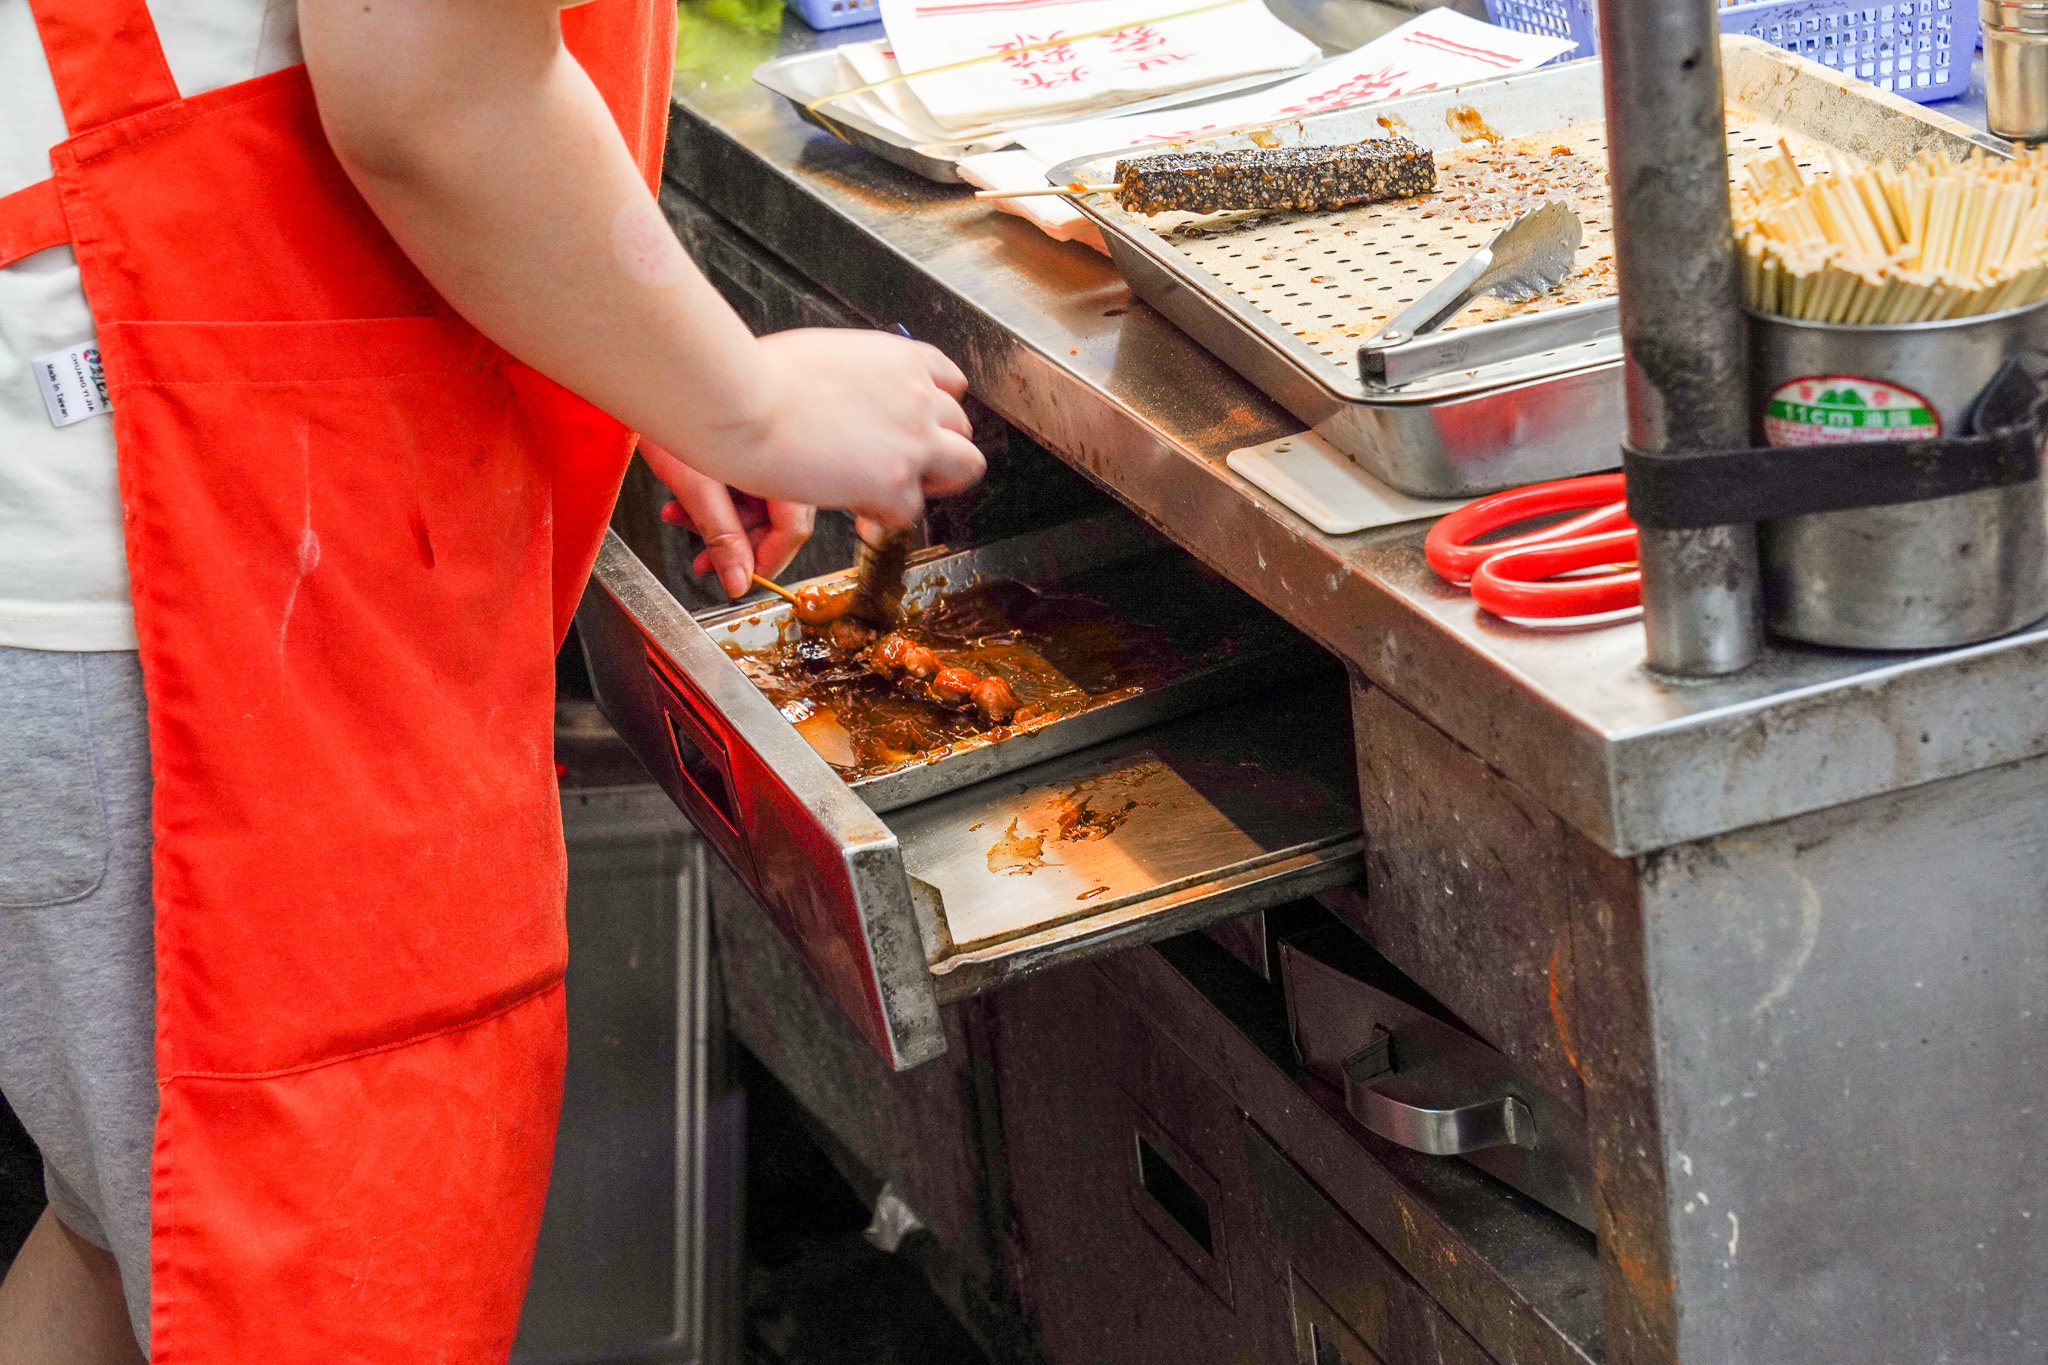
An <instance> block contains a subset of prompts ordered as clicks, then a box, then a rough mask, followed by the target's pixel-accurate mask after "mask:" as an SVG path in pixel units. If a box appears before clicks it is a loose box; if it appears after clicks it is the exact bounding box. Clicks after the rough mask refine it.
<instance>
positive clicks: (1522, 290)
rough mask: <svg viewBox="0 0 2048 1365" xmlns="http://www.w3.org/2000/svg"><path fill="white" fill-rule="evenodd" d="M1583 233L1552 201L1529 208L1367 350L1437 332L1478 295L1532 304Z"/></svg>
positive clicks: (1566, 265)
mask: <svg viewBox="0 0 2048 1365" xmlns="http://www.w3.org/2000/svg"><path fill="white" fill-rule="evenodd" d="M1584 238H1585V232H1584V230H1583V229H1582V228H1581V227H1580V225H1579V215H1578V214H1576V213H1573V212H1572V211H1571V209H1570V208H1569V207H1568V206H1566V205H1564V204H1561V203H1558V202H1557V201H1555V200H1553V201H1551V202H1550V203H1548V204H1545V205H1544V206H1543V207H1542V208H1540V209H1532V210H1530V211H1529V212H1528V213H1525V214H1523V215H1522V216H1521V217H1520V218H1517V219H1515V221H1514V222H1512V223H1509V224H1508V225H1507V226H1506V227H1504V228H1502V229H1501V230H1500V231H1499V232H1498V233H1496V234H1495V235H1494V238H1493V240H1492V241H1490V242H1488V243H1487V244H1486V245H1485V246H1483V247H1481V248H1479V250H1478V251H1476V252H1474V253H1473V254H1472V259H1471V260H1469V261H1467V262H1465V264H1463V265H1461V266H1459V267H1458V268H1457V269H1456V270H1454V271H1452V272H1451V273H1450V275H1449V276H1447V277H1446V278H1445V279H1444V280H1443V281H1442V282H1441V283H1439V284H1437V285H1436V286H1435V287H1434V288H1432V289H1431V290H1430V291H1429V292H1428V293H1427V294H1424V295H1423V296H1422V297H1421V298H1419V299H1417V300H1416V301H1415V302H1413V303H1411V304H1409V305H1408V306H1407V307H1406V308H1404V309H1402V310H1401V313H1400V315H1399V316H1397V317H1396V318H1395V319H1394V320H1393V321H1392V322H1390V323H1388V324H1387V325H1386V326H1385V327H1384V328H1382V329H1380V332H1379V334H1378V335H1377V336H1375V337H1373V338H1372V340H1370V341H1368V342H1366V343H1365V344H1366V346H1367V348H1370V349H1377V348H1381V347H1387V346H1398V345H1400V344H1401V343H1402V342H1404V341H1408V340H1411V339H1412V338H1415V337H1418V336H1421V335H1422V334H1424V333H1425V332H1432V331H1435V330H1436V329H1437V328H1438V327H1441V326H1442V325H1443V324H1444V323H1446V322H1449V321H1450V320H1451V319H1452V318H1454V317H1456V316H1457V314H1458V310H1459V309H1461V308H1463V307H1464V306H1465V305H1466V304H1468V303H1470V302H1472V300H1474V299H1476V298H1479V297H1480V296H1482V295H1491V296H1493V297H1494V298H1497V299H1533V298H1535V297H1536V296H1537V295H1538V294H1541V293H1544V292H1546V291H1548V290H1551V289H1555V288H1556V287H1557V286H1558V285H1560V284H1562V283H1563V282H1564V277H1565V276H1566V275H1569V274H1570V273H1571V269H1572V259H1573V257H1575V256H1576V255H1577V254H1578V250H1579V243H1580V242H1581V241H1583V240H1584Z"/></svg>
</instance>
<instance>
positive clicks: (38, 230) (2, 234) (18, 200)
mask: <svg viewBox="0 0 2048 1365" xmlns="http://www.w3.org/2000/svg"><path fill="white" fill-rule="evenodd" d="M70 240H71V228H70V226H69V225H68V224H67V223H66V222H65V221H64V206H63V205H62V204H61V203H60V202H58V199H57V182H56V181H54V180H40V181H37V182H36V183H35V184H33V185H30V186H29V187H28V188H27V189H25V190H16V191H15V192H14V193H13V194H9V195H0V269H5V268H6V267H8V266H10V265H13V264H14V263H15V262H16V261H18V260H20V259H21V258H22V257H24V256H30V255H34V254H35V253H36V252H38V251H41V250H43V249H44V248H46V247H53V246H61V245H62V244H63V243H65V242H68V241H70Z"/></svg>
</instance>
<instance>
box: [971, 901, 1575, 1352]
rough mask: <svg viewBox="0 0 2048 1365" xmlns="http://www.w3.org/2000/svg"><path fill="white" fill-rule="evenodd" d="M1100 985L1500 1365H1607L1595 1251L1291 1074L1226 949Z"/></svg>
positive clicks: (1499, 1188)
mask: <svg viewBox="0 0 2048 1365" xmlns="http://www.w3.org/2000/svg"><path fill="white" fill-rule="evenodd" d="M1095 971H1096V972H1097V973H1099V974H1100V975H1101V976H1102V977H1103V978H1104V979H1106V980H1108V981H1110V982H1111V983H1113V984H1114V985H1115V987H1116V989H1117V993H1118V995H1119V996H1120V997H1121V998H1122V1000H1123V1001H1125V1002H1126V1003H1127V1004H1128V1005H1129V1006H1130V1007H1131V1008H1132V1009H1133V1010H1135V1011H1136V1012H1138V1013H1139V1014H1141V1015H1142V1016H1143V1017H1144V1018H1146V1019H1147V1020H1148V1021H1149V1022H1151V1023H1152V1025H1153V1026H1154V1027H1155V1028H1156V1029H1157V1030H1158V1031H1159V1032H1160V1033H1161V1034H1162V1035H1164V1036H1165V1037H1167V1038H1170V1039H1171V1040H1172V1041H1173V1042H1174V1043H1175V1044H1176V1045H1178V1047H1179V1048H1180V1049H1181V1050H1183V1051H1184V1052H1185V1053H1186V1055H1187V1056H1188V1057H1189V1058H1191V1059H1193V1060H1194V1062H1195V1063H1196V1065H1197V1066H1199V1067H1200V1068H1201V1070H1202V1071H1203V1072H1204V1073H1205V1075H1206V1076H1207V1077H1208V1078H1209V1079H1210V1080H1211V1081H1213V1082H1214V1083H1215V1084H1216V1085H1218V1086H1220V1087H1221V1088H1222V1089H1223V1090H1224V1091H1225V1092H1226V1093H1227V1094H1228V1095H1229V1096H1230V1097H1231V1099H1232V1100H1233V1101H1234V1102H1235V1103H1236V1105H1237V1107H1238V1108H1239V1109H1241V1110H1242V1111H1243V1113H1244V1114H1245V1115H1246V1116H1247V1117H1248V1118H1249V1119H1250V1120H1251V1122H1252V1123H1253V1124H1256V1125H1257V1126H1258V1128H1259V1130H1260V1131H1261V1132H1262V1133H1263V1134H1265V1136H1266V1137H1268V1138H1270V1139H1271V1140H1272V1143H1273V1145H1274V1146H1276V1147H1278V1148H1279V1149H1280V1150H1281V1151H1282V1152H1284V1153H1286V1154H1287V1157H1288V1159H1289V1160H1290V1161H1291V1162H1293V1163H1294V1164H1295V1165H1296V1166H1297V1167H1298V1168H1299V1169H1300V1170H1301V1172H1302V1173H1303V1174H1304V1175H1306V1176H1307V1177H1308V1179H1309V1180H1310V1181H1312V1182H1313V1183H1314V1185H1315V1186H1316V1188H1317V1189H1318V1190H1319V1191H1320V1192H1321V1193H1322V1195H1323V1196H1324V1197H1325V1198H1327V1199H1328V1200H1329V1202H1330V1203H1331V1204H1333V1205H1335V1206H1336V1208H1337V1209H1338V1210H1340V1211H1341V1212H1342V1214H1343V1216H1344V1218H1346V1219H1348V1220H1349V1221H1350V1222H1351V1223H1354V1224H1356V1225H1357V1228H1358V1229H1359V1230H1360V1231H1362V1232H1363V1233H1365V1234H1366V1235H1367V1236H1369V1237H1370V1238H1371V1239H1372V1241H1373V1242H1374V1243H1375V1244H1376V1245H1377V1246H1378V1247H1379V1249H1380V1250H1382V1251H1384V1252H1385V1253H1386V1255H1387V1257H1388V1258H1389V1259H1390V1260H1392V1261H1394V1262H1395V1263H1396V1264H1397V1265H1399V1266H1400V1268H1401V1269H1402V1270H1403V1271H1405V1272H1406V1273H1407V1274H1409V1275H1411V1276H1413V1277H1414V1278H1415V1280H1416V1281H1417V1282H1418V1283H1419V1285H1420V1286H1421V1288H1422V1290H1423V1291H1424V1292H1425V1293H1426V1294H1427V1295H1428V1296H1429V1298H1431V1299H1433V1300H1434V1301H1435V1302H1436V1303H1437V1304H1438V1305H1440V1306H1441V1307H1442V1308H1443V1310H1444V1311H1445V1312H1446V1313H1448V1314H1449V1315H1450V1317H1451V1318H1452V1319H1453V1320H1454V1321H1455V1322H1456V1323H1457V1324H1458V1326H1460V1327H1462V1328H1463V1329H1464V1330H1465V1331H1466V1332H1469V1333H1470V1334H1471V1335H1472V1337H1473V1338H1474V1339H1475V1340H1477V1341H1478V1343H1479V1344H1480V1346H1482V1347H1483V1348H1484V1349H1485V1350H1486V1351H1487V1352H1488V1354H1489V1355H1490V1356H1491V1357H1492V1358H1493V1359H1495V1360H1498V1361H1502V1362H1507V1361H1513V1362H1516V1365H1588V1363H1589V1362H1592V1361H1598V1360H1601V1359H1603V1358H1605V1357H1606V1350H1605V1346H1604V1335H1603V1326H1602V1308H1601V1292H1600V1272H1599V1267H1598V1265H1597V1263H1596V1261H1595V1253H1594V1245H1593V1238H1592V1237H1591V1236H1589V1235H1588V1234H1587V1233H1586V1232H1585V1231H1584V1230H1583V1229H1581V1228H1578V1227H1575V1226H1573V1225H1572V1224H1571V1223H1569V1222H1567V1221H1566V1220H1564V1219H1563V1218H1560V1217H1558V1216H1557V1215H1556V1214H1554V1213H1552V1212H1550V1211H1549V1210H1548V1209H1545V1208H1543V1207H1542V1206H1540V1205H1538V1204H1536V1203H1534V1202H1533V1201H1531V1200H1528V1199H1525V1198H1523V1197H1522V1196H1520V1195H1518V1194H1516V1193H1515V1192H1514V1191H1512V1190H1510V1189H1508V1188H1507V1187H1506V1186H1505V1185H1503V1184H1501V1183H1500V1182H1499V1181H1497V1180H1494V1179H1493V1178H1491V1177H1490V1176H1486V1175H1483V1174H1481V1173H1480V1172H1478V1171H1476V1170H1474V1169H1472V1168H1471V1167H1470V1166H1469V1165H1467V1164H1466V1163H1464V1162H1460V1161H1445V1160H1442V1159H1440V1158H1434V1157H1425V1156H1420V1155H1418V1154H1416V1153H1414V1152H1408V1151H1404V1150H1402V1149H1401V1148H1399V1147H1396V1146H1394V1145H1393V1144H1391V1143H1388V1142H1383V1141H1381V1140H1380V1139H1378V1138H1376V1137H1373V1136H1372V1135H1371V1134H1370V1133H1367V1132H1366V1131H1365V1130H1364V1129H1363V1128H1361V1127H1359V1126H1358V1124H1357V1123H1356V1122H1355V1121H1353V1120H1352V1119H1351V1117H1350V1116H1349V1115H1348V1114H1346V1113H1345V1111H1344V1100H1343V1096H1342V1094H1341V1093H1339V1092H1338V1091H1336V1090H1335V1089H1334V1088H1333V1087H1331V1086H1329V1085H1326V1084H1324V1083H1323V1082H1321V1081H1319V1080H1317V1079H1315V1078H1314V1077H1313V1076H1310V1075H1308V1074H1307V1073H1305V1072H1302V1071H1301V1070H1300V1069H1299V1067H1298V1064H1297V1063H1296V1062H1295V1061H1294V1058H1293V1055H1292V1047H1291V1045H1290V1044H1289V1042H1288V1038H1287V1017H1286V1011H1285V1006H1284V1004H1283V1003H1282V1001H1281V999H1280V996H1279V992H1277V991H1275V990H1273V989H1272V988H1271V987H1270V986H1269V985H1267V984H1266V983H1265V982H1263V981H1261V980H1259V978H1257V977H1256V976H1254V975H1253V974H1252V973H1251V971H1250V969H1248V968H1246V967H1245V966H1244V965H1243V964H1242V963H1241V962H1239V961H1237V959H1235V958H1233V957H1231V956H1230V954H1229V953H1228V952H1227V951H1226V950H1224V949H1223V948H1222V947H1220V946H1219V945H1217V944H1215V943H1213V942H1211V941H1209V940H1207V939H1205V938H1202V937H1200V936H1198V935H1189V936H1186V937H1183V938H1177V939H1171V940H1168V941H1167V942H1165V943H1163V944H1160V945H1159V946H1158V948H1157V949H1156V950H1154V951H1149V952H1136V953H1123V954H1119V955H1118V956H1116V957H1114V958H1108V959H1105V960H1104V961H1103V962H1101V963H1100V964H1098V966H1097V967H1096V968H1095ZM1081 975H1083V974H1082V973H1073V974H1065V973H1062V974H1057V975H1052V976H1048V977H1045V978H1043V980H1044V981H1045V982H1046V983H1047V985H1048V986H1051V985H1053V984H1055V983H1060V982H1065V981H1069V980H1073V979H1076V978H1078V977H1080V976H1081ZM995 998H996V999H998V1000H1001V999H1003V998H1004V997H1001V996H998V997H995ZM1082 1023H1083V1029H1084V1031H1085V1032H1087V1033H1099V1032H1100V1029H1094V1028H1088V1027H1087V1024H1088V1021H1086V1020H1084V1021H1082ZM1308 1245H1309V1247H1310V1248H1313V1247H1314V1246H1315V1245H1316V1244H1315V1243H1313V1242H1311V1243H1309V1244H1308ZM1281 1254H1282V1255H1284V1254H1285V1249H1284V1248H1282V1249H1281ZM1283 1263H1284V1262H1283ZM1309 1268H1310V1269H1311V1270H1312V1271H1313V1270H1314V1269H1315V1267H1314V1265H1313V1264H1312V1265H1311V1266H1310V1267H1309ZM1330 1268H1333V1267H1325V1269H1330ZM1330 1279H1331V1277H1330V1276H1328V1275H1326V1274H1325V1275H1319V1276H1318V1281H1319V1283H1318V1287H1319V1288H1324V1289H1333V1288H1334V1286H1333V1285H1332V1284H1331V1283H1330ZM1283 1358H1284V1357H1283Z"/></svg>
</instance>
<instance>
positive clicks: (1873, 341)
mask: <svg viewBox="0 0 2048 1365" xmlns="http://www.w3.org/2000/svg"><path fill="white" fill-rule="evenodd" d="M1750 325H1751V328H1752V333H1751V337H1752V345H1751V357H1752V360H1751V365H1752V375H1751V377H1752V380H1753V387H1752V390H1751V392H1752V394H1753V395H1754V401H1755V402H1756V404H1757V408H1758V416H1759V425H1760V427H1761V429H1762V436H1763V439H1764V441H1765V442H1766V443H1767V444H1770V445H1811V444H1818V443H1821V442H1827V441H1849V440H1871V439H1882V438H1888V437H1889V438H1899V437H1920V436H1935V435H1942V436H1960V435H1964V434H1966V428H1967V423H1968V421H1969V417H1970V410H1971V406H1972V405H1973V404H1974V403H1975V402H1976V399H1977V397H1978V395H1979V394H1981V393H1982V392H1983V391H1984V390H1985V389H1986V388H1987V387H1988V386H1989V385H1990V383H1991V381H1992V379H1993V378H1994V377H1995V376H1996V375H1997V374H1998V371H1999V370H2000V368H2001V367H2002V366H2003V365H2004V364H2005V362H2006V360H2007V359H2008V358H2010V357H2014V356H2018V357H2020V358H2021V363H2022V364H2023V365H2024V366H2025V367H2026V369H2027V370H2028V372H2029V373H2031V374H2034V375H2037V376H2038V375H2040V374H2041V373H2042V372H2043V369H2044V362H2048V353H2044V351H2043V333H2044V331H2048V305H2044V304H2035V305H2029V306H2028V307H2026V308H2016V309H2010V310H2008V311H2006V312H2003V313H1994V314H1991V315H1989V316H1987V317H1975V318H1962V319H1958V320H1955V321H1952V322H1919V323H1906V324H1901V325H1894V326H1875V327H1850V326H1838V325H1835V324H1832V323H1822V322H1800V321H1794V320H1792V319H1789V318H1781V317H1774V316H1768V315H1765V314H1760V313H1752V314H1751V315H1750ZM1762 529H1763V537H1762V546H1763V569H1764V596H1765V600H1766V603H1767V605H1768V607H1769V612H1770V626H1771V629H1772V630H1773V631H1774V632H1776V633H1777V634H1779V635H1783V636H1788V637H1790V638H1792V639H1795V640H1807V641H1810V642H1812V643H1814V644H1822V645H1842V646H1847V647H1850V648H1855V649H1931V648H1937V647H1941V646H1946V645H1961V644H1968V643H1970V642H1971V641H1974V640H1988V639H1990V638H1991V637H1993V636H1996V635H2003V634H2005V633H2006V632H2007V631H2011V630H2016V629H2018V628H2019V627H2021V626H2023V625H2026V624H2028V623H2030V622H2033V621H2037V620H2039V619H2040V618H2041V617H2043V616H2048V498H2044V494H2043V489H2042V480H2040V479H2034V480H2032V481H2030V482H2028V483H2024V484H2016V485H2013V486H2010V487H2006V488H1986V489H1982V490H1979V491H1977V492H1974V493H1958V494H1955V495H1954V496H1951V497H1946V498H1934V499H1930V500H1928V501H1926V502H1914V503H1901V504H1899V505H1896V506H1892V507H1861V508H1855V509H1852V510H1850V511H1845V512H1818V513H1815V514H1813V515H1811V516H1803V517H1788V518H1785V519H1784V520H1781V521H1773V522H1766V523H1764V525H1763V528H1762Z"/></svg>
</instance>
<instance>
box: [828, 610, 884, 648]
mask: <svg viewBox="0 0 2048 1365" xmlns="http://www.w3.org/2000/svg"><path fill="white" fill-rule="evenodd" d="M825 638H826V639H828V640H830V641H831V642H832V648H834V649H837V650H842V651H844V652H845V653H848V654H857V653H859V652H860V651H861V650H863V649H866V648H867V647H868V642H869V641H870V640H872V639H874V638H875V633H874V631H872V630H870V629H868V628H867V627H866V626H864V625H862V624H861V623H860V622H859V621H856V620H854V619H853V618H852V617H850V616H842V617H840V618H839V619H838V620H836V621H834V622H833V623H832V624H831V625H829V626H827V627H825Z"/></svg>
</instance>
